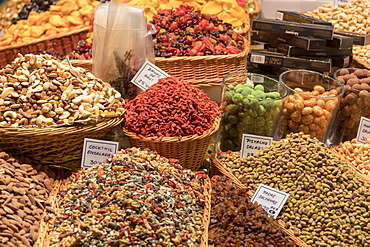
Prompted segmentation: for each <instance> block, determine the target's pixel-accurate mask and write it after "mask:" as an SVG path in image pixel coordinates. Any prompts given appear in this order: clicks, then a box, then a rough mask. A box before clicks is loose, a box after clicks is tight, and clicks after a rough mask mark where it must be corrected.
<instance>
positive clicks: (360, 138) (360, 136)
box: [356, 117, 370, 144]
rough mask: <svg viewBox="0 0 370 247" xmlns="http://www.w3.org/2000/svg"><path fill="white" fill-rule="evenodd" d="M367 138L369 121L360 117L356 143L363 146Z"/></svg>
mask: <svg viewBox="0 0 370 247" xmlns="http://www.w3.org/2000/svg"><path fill="white" fill-rule="evenodd" d="M368 138H370V119H368V118H365V117H361V120H360V124H359V126H358V130H357V138H356V140H357V142H358V143H364V144H365V143H366V140H367V139H368Z"/></svg>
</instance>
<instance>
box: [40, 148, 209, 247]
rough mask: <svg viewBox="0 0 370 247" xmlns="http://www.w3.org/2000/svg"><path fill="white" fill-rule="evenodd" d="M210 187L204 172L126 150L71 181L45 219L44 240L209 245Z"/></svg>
mask: <svg viewBox="0 0 370 247" xmlns="http://www.w3.org/2000/svg"><path fill="white" fill-rule="evenodd" d="M209 190H210V183H209V178H208V177H207V175H205V174H204V173H203V172H197V173H193V172H191V171H189V170H185V169H183V168H182V167H181V166H180V165H178V164H176V163H174V161H172V160H168V159H166V158H163V157H160V156H159V155H158V154H156V153H154V152H152V151H148V150H140V149H136V148H132V149H126V150H121V151H120V152H119V153H118V154H116V155H114V156H113V157H111V158H109V159H108V161H106V162H105V163H103V164H102V165H98V166H96V167H93V168H90V169H83V170H81V171H79V172H78V173H75V174H74V175H72V176H71V177H70V178H69V179H67V180H66V183H65V184H64V185H63V186H62V187H61V190H60V192H59V193H58V198H57V199H56V200H57V203H56V206H57V207H56V208H55V211H56V213H55V214H49V215H48V216H46V217H45V218H44V220H45V222H46V224H47V225H48V229H49V230H50V233H48V234H49V236H47V237H45V238H44V239H45V242H44V244H45V245H46V246H49V244H50V246H65V245H69V244H71V245H79V244H82V243H84V244H89V245H91V246H92V245H99V244H102V245H111V246H123V245H126V244H127V245H130V244H131V245H135V246H159V245H162V246H163V245H166V246H206V243H207V232H208V231H207V230H208V222H209V210H210V198H209V197H210V196H209ZM45 234H46V233H45ZM49 240H50V241H49Z"/></svg>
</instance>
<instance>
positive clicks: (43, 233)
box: [34, 176, 212, 247]
mask: <svg viewBox="0 0 370 247" xmlns="http://www.w3.org/2000/svg"><path fill="white" fill-rule="evenodd" d="M69 179H70V176H68V177H67V178H63V179H59V180H55V182H54V183H55V185H54V187H53V190H52V191H51V193H50V195H49V199H48V200H49V202H50V203H51V207H52V208H53V209H54V210H55V211H56V212H58V211H59V210H60V208H59V201H58V197H59V195H58V193H59V191H61V190H63V189H64V188H66V187H67V185H68V183H69ZM203 189H204V191H203V195H204V198H205V204H204V213H203V227H204V230H203V234H202V236H201V243H200V245H199V247H208V246H209V245H208V229H209V223H210V220H211V190H212V186H211V180H210V178H209V177H208V176H207V178H206V179H205V180H204V185H203ZM52 195H53V196H52ZM46 215H47V213H46V212H44V216H46ZM43 218H44V217H42V219H43ZM47 229H48V223H47V222H45V221H44V220H42V221H41V224H40V229H39V237H38V239H37V241H36V242H35V245H34V247H44V246H49V244H50V237H51V234H50V233H52V232H53V231H48V230H47Z"/></svg>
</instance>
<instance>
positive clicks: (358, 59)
mask: <svg viewBox="0 0 370 247" xmlns="http://www.w3.org/2000/svg"><path fill="white" fill-rule="evenodd" d="M353 60H354V61H356V63H358V64H360V65H362V66H364V67H365V68H366V69H370V64H368V63H367V62H366V61H364V60H363V59H362V58H361V57H360V56H357V55H353Z"/></svg>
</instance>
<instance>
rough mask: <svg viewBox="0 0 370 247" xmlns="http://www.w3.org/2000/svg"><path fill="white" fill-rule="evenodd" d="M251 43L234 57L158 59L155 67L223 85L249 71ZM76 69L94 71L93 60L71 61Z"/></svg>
mask: <svg viewBox="0 0 370 247" xmlns="http://www.w3.org/2000/svg"><path fill="white" fill-rule="evenodd" d="M249 48H250V45H249V42H248V41H246V40H245V49H244V51H243V52H242V53H239V54H232V55H212V56H183V57H170V58H164V57H156V58H155V65H156V66H158V67H159V68H160V69H162V70H163V71H165V72H166V73H167V74H169V75H170V76H173V77H178V78H182V79H184V80H185V81H187V82H189V83H190V84H192V85H194V86H197V85H203V86H204V85H213V84H215V85H221V82H222V78H223V77H224V76H225V75H227V74H229V73H231V72H246V71H247V56H248V53H249ZM71 63H72V65H73V66H75V67H83V68H85V69H87V70H89V71H92V63H93V62H92V60H71Z"/></svg>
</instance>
